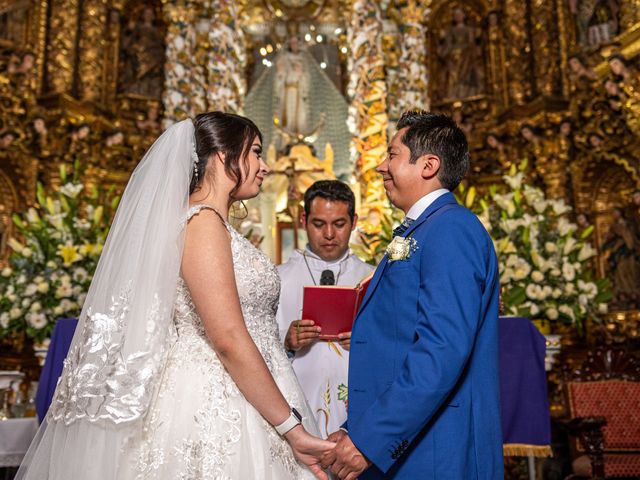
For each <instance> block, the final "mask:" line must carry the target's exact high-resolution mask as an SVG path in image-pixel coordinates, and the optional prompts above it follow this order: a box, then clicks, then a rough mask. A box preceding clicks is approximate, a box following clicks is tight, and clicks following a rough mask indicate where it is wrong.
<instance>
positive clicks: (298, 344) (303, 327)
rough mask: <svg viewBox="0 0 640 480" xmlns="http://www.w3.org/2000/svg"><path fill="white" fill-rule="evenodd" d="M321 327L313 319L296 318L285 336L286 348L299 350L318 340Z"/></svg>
mask: <svg viewBox="0 0 640 480" xmlns="http://www.w3.org/2000/svg"><path fill="white" fill-rule="evenodd" d="M320 331H321V328H320V327H317V326H316V325H315V322H314V321H313V320H295V321H293V322H291V325H289V329H288V330H287V334H286V335H285V338H284V348H286V349H287V350H293V351H294V352H297V351H298V350H300V349H301V348H302V347H306V346H307V345H310V344H311V343H313V342H315V341H316V340H318V336H319V335H320Z"/></svg>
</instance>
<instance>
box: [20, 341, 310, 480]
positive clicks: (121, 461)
mask: <svg viewBox="0 0 640 480" xmlns="http://www.w3.org/2000/svg"><path fill="white" fill-rule="evenodd" d="M268 350H269V351H268V352H263V355H265V360H266V361H267V365H268V366H269V368H270V370H271V372H272V374H273V376H274V378H275V380H276V382H277V384H278V386H279V387H280V390H281V391H282V392H283V394H284V395H285V397H286V398H287V400H288V401H289V402H290V404H291V405H295V406H296V408H297V409H298V410H300V411H301V413H302V414H303V417H304V422H303V423H304V425H305V428H306V429H307V430H308V431H310V432H311V433H315V434H317V427H316V425H315V423H314V420H313V416H312V415H311V412H310V411H309V408H308V406H307V405H306V402H305V400H304V396H303V394H302V391H301V389H300V386H299V384H298V381H297V379H296V378H295V375H294V373H293V370H292V368H291V365H290V363H289V360H288V359H287V358H286V355H285V354H284V351H282V347H281V346H280V345H279V343H278V342H277V340H275V341H274V342H273V345H272V347H269V348H268ZM16 478H17V479H28V480H47V479H48V480H75V479H78V480H80V479H82V480H106V479H109V480H111V479H113V480H133V479H136V480H138V479H140V480H142V479H154V480H156V479H157V480H164V479H166V480H175V479H184V480H186V479H203V480H204V479H207V480H208V479H238V480H240V479H242V480H244V479H260V480H282V479H285V480H286V479H292V480H293V479H312V478H314V476H313V474H311V472H310V471H309V470H308V469H307V468H306V467H304V466H303V465H302V464H300V463H299V462H297V461H296V459H295V458H294V456H293V452H292V451H291V448H290V446H289V444H288V443H287V442H286V441H285V440H284V439H283V438H282V437H280V436H279V435H278V434H277V432H276V431H275V429H274V428H273V427H272V426H271V425H269V424H268V423H267V422H266V421H265V420H264V418H262V416H261V415H260V414H259V413H258V412H257V411H256V410H255V408H254V407H253V406H252V405H251V404H249V402H247V400H246V399H245V398H244V396H243V395H242V393H241V392H240V391H239V390H238V388H237V386H236V385H235V383H234V382H233V380H232V379H231V377H230V376H229V375H228V373H227V372H226V370H225V369H224V367H223V366H222V364H221V363H220V361H219V359H218V357H217V356H216V354H215V352H214V351H213V350H212V349H211V347H210V345H209V344H208V343H207V342H206V339H204V338H202V337H196V336H192V337H190V338H189V337H187V338H185V337H181V339H179V340H178V341H177V343H176V344H175V345H174V346H173V348H172V350H171V352H170V354H169V357H168V360H167V362H166V365H165V368H164V369H163V373H162V377H161V380H160V384H159V388H158V389H157V393H156V396H155V397H154V400H153V402H152V405H151V407H150V409H149V411H148V412H147V414H146V416H145V418H144V419H143V421H142V422H140V423H139V424H138V425H137V426H128V427H127V426H122V425H120V426H115V425H113V424H111V423H104V422H103V423H91V422H88V421H86V420H77V421H74V422H72V423H71V424H69V425H66V424H65V423H64V422H62V421H58V422H52V421H51V422H49V423H46V422H45V423H43V425H42V426H41V428H40V430H39V432H38V434H37V436H36V439H35V441H34V443H33V444H32V447H31V449H30V451H29V452H28V454H27V456H26V457H25V460H24V462H23V465H22V467H21V469H20V470H19V472H18V476H17V477H16Z"/></svg>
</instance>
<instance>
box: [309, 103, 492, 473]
mask: <svg viewBox="0 0 640 480" xmlns="http://www.w3.org/2000/svg"><path fill="white" fill-rule="evenodd" d="M397 130H398V131H397V133H396V134H395V136H394V137H393V139H392V141H391V143H390V145H389V148H388V152H387V157H386V158H385V160H384V162H382V164H381V165H380V166H379V167H378V169H377V170H378V172H379V173H381V174H382V177H383V180H384V187H385V190H386V192H387V196H388V197H389V199H390V200H391V202H392V203H393V204H394V205H396V206H397V207H398V208H400V209H402V210H403V211H404V212H405V213H406V218H405V221H404V222H403V223H402V225H400V227H398V229H396V231H394V234H395V236H396V238H395V239H394V241H393V242H392V246H393V248H392V247H390V248H389V249H388V250H387V255H386V256H385V258H384V259H383V260H382V262H381V263H380V265H379V266H378V268H377V270H376V272H375V275H374V277H373V279H372V280H371V284H370V285H369V289H368V291H367V295H366V296H365V298H364V301H363V304H362V307H361V308H360V311H359V313H358V317H357V319H356V321H355V324H354V328H353V332H352V337H351V357H350V362H349V407H348V420H347V422H346V423H345V424H344V425H343V427H344V428H343V429H342V430H339V431H338V432H334V433H333V434H332V435H331V436H330V437H329V439H330V440H333V441H336V442H337V445H336V448H335V450H333V451H332V452H331V453H329V454H327V455H326V456H325V458H323V459H322V463H323V465H324V466H327V465H331V470H332V472H333V473H335V474H336V475H337V476H338V477H339V478H341V479H345V478H346V479H348V480H353V479H355V478H361V479H391V478H393V479H417V478H419V479H437V480H445V479H451V480H464V479H474V480H476V479H477V480H498V479H500V480H502V478H503V466H502V465H503V463H502V438H501V437H502V434H501V430H500V411H499V390H498V388H499V386H498V332H497V328H498V290H499V278H498V264H497V259H496V254H495V251H494V248H493V243H492V241H491V238H490V237H489V235H488V234H487V232H486V231H485V229H484V228H483V227H482V224H481V223H480V221H479V220H478V219H477V218H476V217H475V215H474V214H473V213H471V212H470V211H469V210H467V209H466V208H464V207H462V206H460V205H459V204H458V203H457V202H456V199H455V197H454V196H453V194H452V193H451V192H452V191H453V190H455V188H456V187H457V186H458V184H459V183H460V181H461V180H462V178H463V177H464V175H465V173H466V171H467V169H468V168H469V151H468V146H467V140H466V138H465V136H464V133H463V132H462V131H461V130H460V128H458V126H457V125H456V124H455V122H454V121H453V120H451V119H450V118H449V117H447V116H444V115H436V114H432V113H428V112H406V113H405V114H404V115H403V116H402V118H401V119H400V121H399V122H398V125H397Z"/></svg>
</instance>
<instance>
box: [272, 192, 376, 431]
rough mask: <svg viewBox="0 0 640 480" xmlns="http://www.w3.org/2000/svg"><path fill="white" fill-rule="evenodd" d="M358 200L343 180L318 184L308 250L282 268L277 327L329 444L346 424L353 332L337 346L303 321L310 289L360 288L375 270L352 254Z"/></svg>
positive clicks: (308, 219)
mask: <svg viewBox="0 0 640 480" xmlns="http://www.w3.org/2000/svg"><path fill="white" fill-rule="evenodd" d="M357 220H358V216H357V215H356V213H355V197H354V195H353V192H352V191H351V189H350V188H349V187H348V186H347V185H346V184H345V183H343V182H340V181H338V180H320V181H318V182H315V183H314V184H313V185H311V187H309V189H308V190H307V191H306V192H305V194H304V213H303V215H302V218H301V221H302V226H303V228H304V229H305V230H306V232H307V239H308V244H307V247H306V248H305V249H304V250H302V251H300V250H297V251H295V252H294V253H293V254H292V255H291V258H290V259H289V260H288V261H287V262H286V263H284V264H282V265H280V266H279V267H278V272H279V274H280V279H281V281H282V284H281V290H280V304H279V306H278V314H277V318H278V324H279V327H280V338H282V340H283V342H284V347H285V349H286V350H287V352H288V354H289V356H290V357H291V358H292V362H293V369H294V370H295V372H296V375H297V376H298V379H299V381H300V384H301V385H302V389H303V391H304V394H305V396H306V397H307V401H308V402H309V405H310V407H311V411H313V412H314V413H315V414H316V420H317V422H318V426H319V427H320V431H321V432H322V434H323V436H324V437H325V438H326V437H327V436H328V435H329V433H331V432H333V431H335V430H337V429H338V428H339V427H340V425H342V424H343V423H344V422H345V420H346V419H347V377H348V375H347V372H348V367H349V341H350V338H351V332H344V333H341V334H340V339H339V340H338V341H325V340H320V339H319V336H320V334H321V329H320V327H319V326H317V325H315V324H314V322H313V320H307V319H301V318H300V317H301V315H302V295H303V288H304V286H305V285H344V286H355V285H357V284H358V283H359V282H360V281H361V280H362V279H363V278H365V277H366V276H367V275H368V274H369V273H371V270H372V269H373V267H372V266H371V265H368V264H366V263H364V262H363V261H362V260H360V259H359V258H358V257H356V256H355V255H354V254H353V253H351V251H350V250H349V237H350V236H351V232H352V231H353V230H354V229H355V227H356V222H357Z"/></svg>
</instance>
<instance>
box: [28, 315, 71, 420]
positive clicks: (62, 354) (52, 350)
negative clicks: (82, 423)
mask: <svg viewBox="0 0 640 480" xmlns="http://www.w3.org/2000/svg"><path fill="white" fill-rule="evenodd" d="M77 324H78V320H77V319H76V318H61V319H60V320H58V321H57V322H56V326H55V327H54V328H53V334H52V335H51V343H50V344H49V351H48V352H47V358H46V360H45V361H44V366H43V367H42V372H40V382H39V383H38V391H37V392H36V412H37V413H38V419H40V421H41V422H42V420H43V419H44V416H45V415H46V414H47V410H49V404H50V403H51V399H52V398H53V393H54V392H55V391H56V386H57V384H58V378H60V374H61V373H62V367H63V362H64V359H65V358H66V356H67V352H68V351H69V347H70V346H71V340H72V339H73V334H74V332H75V331H76V325H77Z"/></svg>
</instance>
